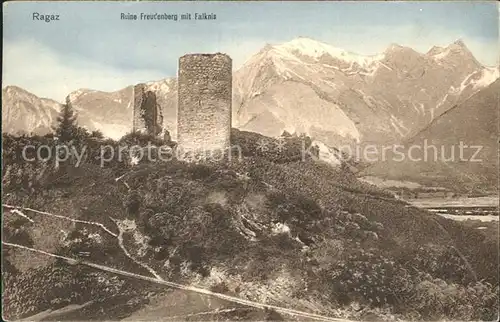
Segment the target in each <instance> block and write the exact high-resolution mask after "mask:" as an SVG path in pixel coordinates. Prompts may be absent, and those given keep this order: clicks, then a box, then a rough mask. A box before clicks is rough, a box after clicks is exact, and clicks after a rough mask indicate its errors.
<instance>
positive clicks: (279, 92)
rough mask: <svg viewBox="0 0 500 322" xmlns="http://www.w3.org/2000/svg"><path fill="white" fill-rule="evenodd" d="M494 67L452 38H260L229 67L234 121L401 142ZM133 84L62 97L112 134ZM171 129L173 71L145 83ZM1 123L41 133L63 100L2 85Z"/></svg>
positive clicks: (128, 105) (346, 139)
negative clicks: (366, 49) (366, 41)
mask: <svg viewBox="0 0 500 322" xmlns="http://www.w3.org/2000/svg"><path fill="white" fill-rule="evenodd" d="M498 76H499V70H498V68H490V67H485V66H482V65H481V64H480V63H479V62H478V61H477V60H476V59H475V58H474V56H473V55H472V53H471V52H470V51H469V50H468V49H467V47H466V46H465V44H464V43H463V42H462V41H460V40H458V41H456V42H454V43H453V44H450V45H449V46H447V47H445V48H442V47H433V48H432V49H431V50H429V52H427V53H425V54H421V53H418V52H417V51H415V50H413V49H411V48H408V47H403V46H399V45H391V46H389V47H388V48H387V50H385V51H384V52H383V53H381V54H378V55H374V56H362V55H357V54H354V53H350V52H348V51H345V50H342V49H338V48H335V47H333V46H330V45H328V44H325V43H322V42H319V41H316V40H312V39H309V38H296V39H294V40H292V41H289V42H286V43H283V44H279V45H266V46H265V47H264V48H262V50H261V51H260V52H258V53H257V54H255V55H253V56H252V57H251V58H250V59H249V60H248V61H247V62H246V63H245V64H243V66H242V67H241V68H239V69H238V70H236V71H235V72H234V76H233V127H236V128H240V129H243V130H249V131H254V132H258V133H261V134H264V135H268V136H278V135H280V134H281V133H282V132H283V131H284V130H286V131H288V132H290V133H293V132H296V133H306V134H309V135H311V136H313V137H315V138H316V139H318V140H321V141H322V142H325V143H326V144H328V145H339V144H344V143H348V144H349V143H353V142H358V143H359V142H376V143H381V142H398V141H400V140H401V139H404V138H408V137H411V136H412V135H414V134H416V133H417V132H418V131H420V130H421V129H423V128H425V126H427V125H428V124H430V123H431V122H432V121H433V120H434V119H435V118H436V117H438V116H439V115H441V114H442V113H444V112H445V111H447V110H448V109H449V108H451V107H452V106H454V105H456V104H458V103H460V102H463V101H464V100H465V99H466V98H468V97H469V96H471V95H472V94H474V93H476V92H477V91H479V90H481V89H482V88H484V87H486V86H487V85H489V84H490V83H491V82H493V81H494V80H495V79H496V78H498ZM133 85H135V84H131V85H130V86H128V87H126V88H124V89H121V90H118V91H115V92H103V91H99V90H90V89H79V90H76V91H74V92H72V93H69V97H70V100H71V102H72V103H73V106H74V108H75V110H76V111H77V113H78V115H79V123H80V125H82V126H84V127H87V128H88V129H90V130H96V129H98V130H101V131H102V132H103V133H104V134H105V135H106V136H109V137H112V138H119V137H121V136H122V135H124V134H125V133H126V132H128V131H130V130H131V128H132V109H133V108H132V107H133ZM147 85H148V87H149V90H152V91H154V92H155V94H156V97H157V99H158V103H159V104H160V105H161V106H162V108H163V115H164V126H165V127H166V128H167V129H168V130H169V131H170V132H171V133H172V134H173V137H174V138H175V137H176V135H175V132H176V106H177V84H176V78H166V79H163V80H158V81H153V82H149V83H147ZM2 94H3V97H4V99H3V103H2V106H3V110H2V123H3V125H4V132H11V133H12V132H19V131H21V132H44V131H48V130H49V129H50V126H51V125H53V122H54V117H53V116H54V115H55V113H57V111H58V110H59V108H60V104H58V103H57V102H55V101H53V100H48V99H42V98H38V97H36V96H35V95H33V94H31V93H28V92H27V91H25V90H23V89H21V88H19V87H15V86H7V87H6V88H4V89H3V93H2Z"/></svg>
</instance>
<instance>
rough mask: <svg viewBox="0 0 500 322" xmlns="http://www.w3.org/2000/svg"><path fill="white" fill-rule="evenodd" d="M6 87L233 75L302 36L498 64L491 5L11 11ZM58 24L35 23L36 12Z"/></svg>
mask: <svg viewBox="0 0 500 322" xmlns="http://www.w3.org/2000/svg"><path fill="white" fill-rule="evenodd" d="M3 9H4V38H3V45H4V46H3V55H2V57H3V84H2V87H4V86H6V85H17V86H20V87H23V88H25V89H26V90H28V91H30V92H33V93H34V94H36V95H38V96H40V97H48V98H52V99H55V100H58V101H63V100H64V97H65V96H66V95H67V94H68V93H69V92H71V91H74V90H76V89H78V88H91V89H99V90H104V91H114V90H118V89H121V88H123V87H125V86H128V85H131V84H136V83H139V82H144V81H150V80H159V79H162V78H166V77H171V76H175V75H176V72H177V62H178V58H179V57H180V56H182V55H184V54H186V53H190V52H225V53H227V54H229V55H230V56H231V57H232V58H233V61H234V67H235V68H237V67H239V66H240V65H241V64H243V63H244V62H245V60H246V59H248V58H249V57H250V56H251V55H253V54H255V53H257V52H258V51H259V50H260V49H261V48H262V47H264V46H265V44H267V43H270V44H278V43H283V42H286V41H290V40H292V39H294V38H296V37H299V36H303V37H309V38H313V39H316V40H319V41H323V42H326V43H328V44H330V45H333V46H335V47H339V48H343V49H346V50H350V51H352V52H356V53H360V54H376V53H381V52H383V51H384V50H385V49H386V48H387V47H388V46H389V45H390V44H391V43H397V44H400V45H404V46H409V47H412V48H414V49H415V50H417V51H419V52H426V51H427V50H429V49H430V48H431V47H432V46H433V45H438V46H447V45H449V44H450V43H452V42H453V41H455V40H457V39H462V40H463V41H464V42H465V44H466V45H467V46H468V48H469V49H470V50H471V51H472V53H473V54H474V55H475V57H476V58H477V59H478V60H479V61H480V62H481V63H482V64H484V65H488V66H494V65H498V63H499V62H498V60H499V55H500V52H499V44H498V42H499V36H498V34H499V25H498V19H499V7H498V6H497V4H496V2H493V1H489V2H480V1H461V2H364V1H363V2H309V3H305V2H289V3H280V2H226V3H222V2H195V1H187V2H162V3H158V2H157V3H154V2H142V3H140V2H127V3H125V2H72V3H69V2H51V3H49V2H37V3H35V2H18V1H16V2H7V3H4V8H3ZM35 12H38V13H40V14H54V15H59V21H52V22H49V23H46V22H44V21H37V20H33V13H35ZM141 12H142V13H148V14H149V13H171V14H179V15H180V14H181V13H192V14H194V13H195V12H198V13H214V14H215V15H216V16H217V19H216V20H212V21H196V20H191V21H161V20H160V21H129V20H121V19H120V15H121V13H134V14H140V13H141Z"/></svg>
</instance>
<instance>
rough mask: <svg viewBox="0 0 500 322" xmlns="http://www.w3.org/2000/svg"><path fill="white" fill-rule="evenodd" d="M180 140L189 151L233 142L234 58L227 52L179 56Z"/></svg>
mask: <svg viewBox="0 0 500 322" xmlns="http://www.w3.org/2000/svg"><path fill="white" fill-rule="evenodd" d="M177 95H178V106H177V140H178V144H179V147H181V148H182V149H183V150H185V151H214V150H219V151H220V150H225V149H228V148H229V146H230V132H231V101H232V60H231V58H230V57H229V56H228V55H226V54H221V53H216V54H188V55H184V56H182V57H181V58H180V59H179V71H178V94H177Z"/></svg>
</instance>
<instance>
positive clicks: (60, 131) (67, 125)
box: [54, 96, 81, 143]
mask: <svg viewBox="0 0 500 322" xmlns="http://www.w3.org/2000/svg"><path fill="white" fill-rule="evenodd" d="M54 132H55V135H56V136H57V137H58V138H59V141H60V142H63V143H68V142H70V141H71V140H73V139H75V138H77V137H78V135H79V134H81V133H79V132H80V131H79V129H78V126H77V124H76V115H75V114H74V111H73V107H72V104H71V101H70V99H69V96H68V97H66V104H64V105H63V107H62V110H61V112H60V113H59V116H58V117H57V126H56V127H55V128H54Z"/></svg>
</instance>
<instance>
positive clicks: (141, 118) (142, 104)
mask: <svg viewBox="0 0 500 322" xmlns="http://www.w3.org/2000/svg"><path fill="white" fill-rule="evenodd" d="M133 113H134V116H133V131H134V132H136V131H137V132H141V133H145V134H149V135H155V136H156V135H159V134H161V133H162V131H163V113H162V109H161V106H160V105H159V104H158V102H157V101H156V94H155V93H154V92H152V91H150V90H148V88H147V86H146V84H138V85H135V86H134V112H133Z"/></svg>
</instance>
